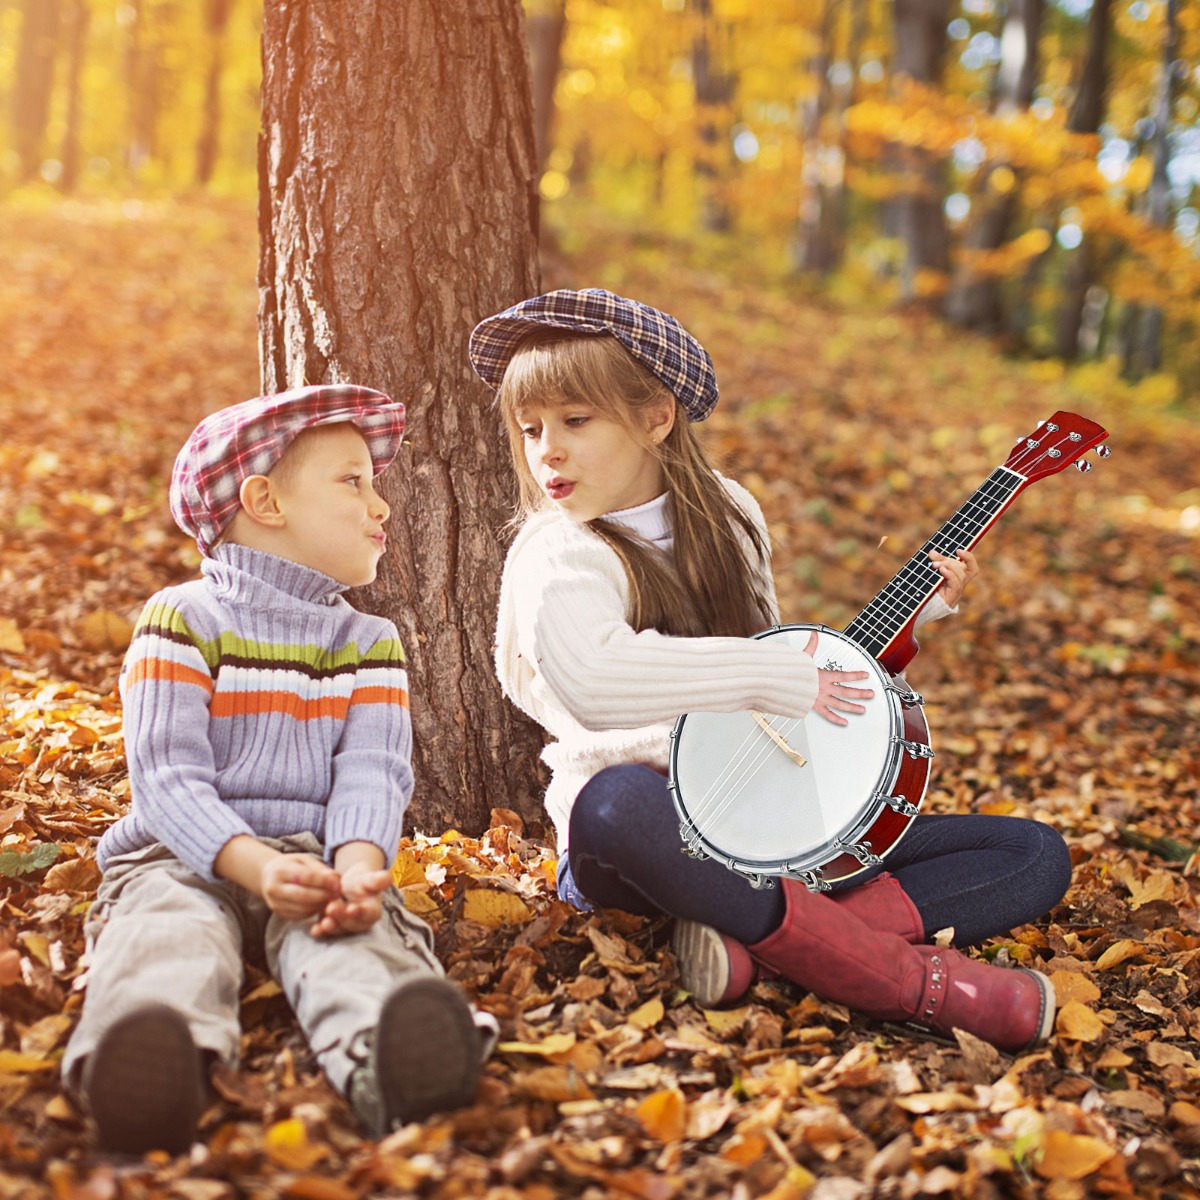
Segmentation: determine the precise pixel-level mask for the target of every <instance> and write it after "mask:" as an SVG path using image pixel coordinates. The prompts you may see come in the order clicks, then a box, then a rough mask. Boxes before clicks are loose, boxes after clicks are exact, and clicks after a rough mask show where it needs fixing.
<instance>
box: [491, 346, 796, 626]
mask: <svg viewBox="0 0 1200 1200" xmlns="http://www.w3.org/2000/svg"><path fill="white" fill-rule="evenodd" d="M667 397H670V399H671V400H672V402H673V403H674V404H675V422H674V424H673V425H672V427H671V431H670V433H668V434H667V436H666V437H665V438H664V439H663V440H662V441H661V442H658V443H655V442H652V441H651V439H650V436H649V432H648V431H649V424H650V420H649V415H650V413H651V412H652V411H653V409H654V408H655V407H656V406H659V405H661V404H662V402H663V400H664V399H665V398H667ZM567 404H586V405H587V406H588V407H589V408H593V409H595V410H596V411H597V412H598V413H599V414H600V415H601V416H602V417H606V418H608V419H610V420H613V421H616V422H618V423H619V424H621V425H623V426H624V427H625V428H626V429H627V430H628V432H629V434H630V436H631V437H633V438H634V439H635V440H637V441H638V442H639V443H640V444H641V445H643V446H645V447H646V448H647V449H648V450H649V451H650V452H651V453H653V454H654V455H655V456H656V457H657V458H658V460H659V462H660V463H661V465H662V470H663V475H664V477H665V479H666V483H667V492H668V495H669V497H670V500H671V506H672V525H673V529H674V539H675V545H674V552H673V555H672V560H673V561H669V560H668V559H667V558H666V557H665V556H664V555H663V554H662V553H660V552H659V551H658V550H656V549H655V548H654V547H653V546H652V545H651V544H650V543H649V542H647V541H646V540H645V539H644V538H641V537H638V536H637V535H636V534H634V533H632V532H631V531H630V530H629V529H627V528H624V527H623V526H620V525H618V524H616V523H615V522H610V521H606V520H604V518H603V517H599V518H596V519H595V520H592V521H588V522H587V527H588V528H589V529H591V530H593V531H594V532H595V533H596V534H598V535H599V536H600V537H601V538H603V539H604V541H605V542H607V543H608V545H609V546H611V547H612V548H613V550H614V551H615V552H616V554H617V556H618V557H619V558H620V560H621V563H622V565H623V566H624V568H625V574H626V576H627V577H628V579H629V591H630V602H631V609H632V611H631V612H630V613H629V622H630V624H631V625H632V626H633V627H634V628H635V629H638V630H641V629H657V630H659V631H660V632H662V633H669V634H675V635H680V636H689V637H705V636H734V637H749V636H750V635H751V634H754V633H758V632H759V631H760V630H762V629H763V628H765V627H766V626H767V625H769V624H770V623H771V621H772V619H773V614H772V612H771V606H770V604H769V602H768V600H767V598H766V596H765V595H763V593H762V591H761V590H760V588H759V586H758V583H757V572H755V571H754V570H753V569H752V567H751V564H750V562H748V561H747V557H746V552H747V547H749V551H750V554H751V555H753V556H755V557H756V558H757V560H758V565H759V566H760V567H762V569H763V571H764V572H765V570H766V564H767V561H768V549H767V545H766V542H765V539H764V538H763V536H762V535H761V533H760V532H759V530H758V529H757V527H756V526H755V525H754V522H753V521H751V519H750V518H749V517H748V516H747V515H746V514H745V513H744V512H743V511H742V510H741V508H739V507H738V505H737V504H735V503H734V501H733V499H732V498H731V497H730V495H729V493H728V491H726V489H725V487H724V486H723V485H722V483H721V481H720V479H719V478H718V477H717V476H716V474H715V473H714V472H713V469H712V467H711V466H710V465H709V464H708V462H707V460H706V459H705V457H704V451H703V450H702V449H701V447H700V443H699V442H698V441H697V440H696V436H695V434H694V433H693V432H692V429H691V426H690V425H689V423H688V420H687V415H686V413H685V412H684V410H683V407H682V406H681V405H680V404H679V402H678V400H676V399H675V398H674V396H672V394H671V392H670V391H669V390H668V389H667V388H666V386H665V385H664V384H663V383H662V382H661V381H660V380H659V379H658V378H657V377H656V376H655V375H654V374H653V373H652V372H651V371H649V370H648V369H647V368H645V367H643V366H642V365H641V363H639V362H637V360H636V359H634V358H633V357H632V356H631V355H630V354H629V353H628V352H627V351H626V350H625V349H624V347H623V346H622V345H621V344H620V342H618V341H617V339H616V338H614V337H612V336H610V335H608V334H599V335H595V334H593V335H579V334H563V333H562V332H561V331H558V330H552V329H543V330H535V331H533V332H531V334H530V336H529V337H528V338H527V339H526V340H525V341H524V342H522V343H521V345H520V346H519V347H518V349H517V351H516V353H515V354H514V355H513V357H512V360H511V361H510V362H509V364H508V368H507V370H506V371H505V373H504V379H503V382H502V383H501V385H500V408H501V411H502V412H503V414H504V420H505V424H506V425H507V427H508V436H509V441H510V443H511V445H512V453H513V461H514V463H515V465H516V470H517V479H518V482H519V485H520V512H519V514H518V520H520V519H524V518H526V517H528V516H530V515H532V514H533V513H535V512H537V511H539V510H541V509H543V508H545V507H547V506H548V505H549V504H550V501H549V500H548V499H547V498H546V496H545V493H543V491H542V489H541V488H540V487H539V486H538V483H537V480H536V479H535V478H534V477H533V475H532V473H531V472H530V469H529V464H528V463H527V462H526V460H525V448H524V437H523V435H522V433H521V421H520V419H519V418H520V414H521V413H522V412H524V411H528V410H530V409H534V408H539V407H545V406H547V405H552V406H554V405H567Z"/></svg>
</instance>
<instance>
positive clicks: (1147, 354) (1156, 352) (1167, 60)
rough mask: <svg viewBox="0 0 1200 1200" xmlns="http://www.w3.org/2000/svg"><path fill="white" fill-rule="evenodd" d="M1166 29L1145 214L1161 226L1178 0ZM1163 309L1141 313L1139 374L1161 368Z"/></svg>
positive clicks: (1173, 0)
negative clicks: (1152, 159) (1152, 168)
mask: <svg viewBox="0 0 1200 1200" xmlns="http://www.w3.org/2000/svg"><path fill="white" fill-rule="evenodd" d="M1166 18H1167V19H1166V28H1165V30H1164V32H1163V61H1162V75H1161V79H1160V82H1159V90H1158V106H1157V111H1156V112H1155V114H1154V137H1153V146H1154V175H1153V177H1152V178H1151V180H1150V192H1149V195H1148V196H1147V198H1146V201H1147V203H1146V215H1147V217H1148V218H1149V219H1150V224H1151V225H1156V226H1158V227H1159V228H1160V229H1161V228H1164V227H1165V226H1166V225H1168V224H1169V223H1170V217H1171V211H1170V190H1171V182H1170V179H1169V177H1168V174H1167V168H1168V167H1169V166H1170V163H1171V142H1170V139H1169V138H1168V136H1167V134H1168V130H1169V128H1170V123H1171V109H1172V107H1173V105H1174V100H1175V88H1176V83H1177V82H1178V79H1179V75H1180V73H1181V71H1182V70H1183V69H1184V64H1183V63H1181V62H1180V61H1179V0H1167V13H1166ZM1163 324H1164V321H1163V310H1162V306H1161V305H1158V304H1151V305H1148V306H1147V307H1146V309H1145V311H1144V312H1143V313H1142V322H1141V328H1140V330H1139V337H1138V344H1137V351H1136V356H1135V359H1134V371H1135V373H1136V374H1139V375H1140V374H1143V373H1145V372H1154V371H1160V370H1162V333H1163Z"/></svg>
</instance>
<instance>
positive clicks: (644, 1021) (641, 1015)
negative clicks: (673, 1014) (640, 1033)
mask: <svg viewBox="0 0 1200 1200" xmlns="http://www.w3.org/2000/svg"><path fill="white" fill-rule="evenodd" d="M665 1011H666V1010H665V1009H664V1008H663V1002H662V1000H661V999H660V998H659V997H658V996H654V997H653V998H651V999H650V1000H647V1001H646V1003H645V1004H643V1005H641V1007H639V1008H635V1009H634V1010H633V1012H631V1013H630V1014H629V1016H628V1017H626V1018H625V1019H626V1021H628V1022H629V1024H630V1025H632V1026H633V1027H634V1028H635V1029H653V1028H654V1026H655V1025H657V1024H658V1023H659V1021H661V1020H662V1019H663V1013H664V1012H665Z"/></svg>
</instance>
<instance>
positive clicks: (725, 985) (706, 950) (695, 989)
mask: <svg viewBox="0 0 1200 1200" xmlns="http://www.w3.org/2000/svg"><path fill="white" fill-rule="evenodd" d="M671 949H672V950H673V951H674V952H675V960H676V962H678V964H679V982H680V984H681V985H682V987H683V990H684V991H685V992H688V993H690V994H691V997H692V999H693V1000H695V1002H696V1003H697V1004H698V1005H700V1007H701V1008H716V1007H717V1006H718V1005H719V1004H721V1003H723V1002H725V1001H727V1000H728V999H729V998H730V997H729V996H728V995H727V993H728V992H729V985H730V976H731V974H732V972H731V970H730V964H729V951H728V950H727V949H726V948H725V943H724V941H723V940H722V939H721V935H720V934H719V933H718V932H717V931H716V930H715V929H713V928H712V926H710V925H701V924H699V923H698V922H696V921H676V922H675V930H674V932H673V933H672V935H671Z"/></svg>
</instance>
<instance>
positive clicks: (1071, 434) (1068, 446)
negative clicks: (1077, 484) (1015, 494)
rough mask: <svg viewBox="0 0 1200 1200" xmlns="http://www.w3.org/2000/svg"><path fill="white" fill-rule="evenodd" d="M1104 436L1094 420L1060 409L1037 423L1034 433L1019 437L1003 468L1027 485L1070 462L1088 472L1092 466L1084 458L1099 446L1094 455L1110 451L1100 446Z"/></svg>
mask: <svg viewBox="0 0 1200 1200" xmlns="http://www.w3.org/2000/svg"><path fill="white" fill-rule="evenodd" d="M1107 437H1108V430H1107V429H1105V428H1104V427H1103V426H1101V425H1097V424H1096V422H1095V421H1089V420H1088V419H1087V417H1081V416H1079V415H1078V414H1077V413H1070V412H1063V411H1062V410H1059V411H1058V412H1056V413H1055V414H1054V416H1052V417H1051V418H1050V419H1049V420H1048V421H1039V422H1038V427H1037V428H1036V429H1035V430H1034V431H1033V433H1031V434H1029V435H1028V436H1026V437H1023V438H1020V439H1019V440H1018V441H1017V444H1016V446H1014V447H1013V450H1012V453H1011V454H1009V456H1008V458H1007V459H1005V461H1004V465H1005V466H1006V467H1008V469H1009V470H1010V471H1016V473H1017V474H1018V475H1021V476H1023V477H1024V478H1025V479H1026V480H1028V481H1029V482H1030V483H1033V482H1034V481H1035V480H1037V479H1044V478H1045V477H1046V476H1047V475H1054V474H1057V473H1058V472H1059V471H1064V470H1066V468H1067V467H1069V466H1070V465H1071V463H1075V464H1076V466H1077V467H1078V469H1079V470H1080V471H1090V470H1091V469H1092V464H1091V463H1090V462H1089V461H1087V460H1086V459H1085V458H1084V457H1083V456H1084V455H1085V454H1086V453H1087V452H1088V451H1089V450H1091V449H1092V448H1093V447H1094V446H1099V447H1100V448H1099V449H1098V450H1097V451H1096V454H1097V455H1098V457H1100V458H1107V457H1108V455H1109V453H1110V451H1109V448H1108V447H1107V446H1106V445H1102V443H1103V442H1104V439H1105V438H1107Z"/></svg>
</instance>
